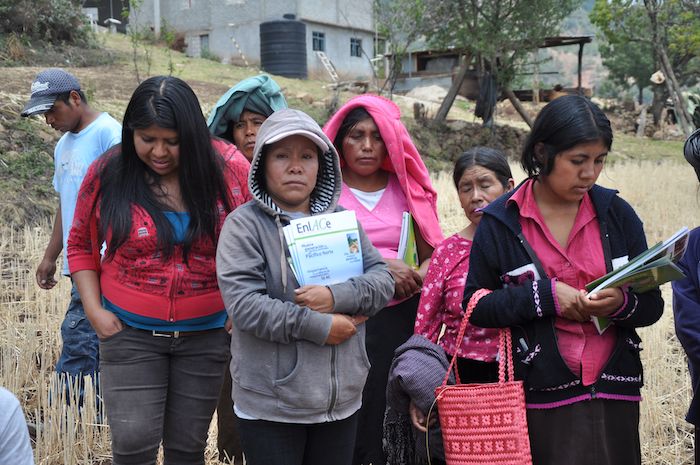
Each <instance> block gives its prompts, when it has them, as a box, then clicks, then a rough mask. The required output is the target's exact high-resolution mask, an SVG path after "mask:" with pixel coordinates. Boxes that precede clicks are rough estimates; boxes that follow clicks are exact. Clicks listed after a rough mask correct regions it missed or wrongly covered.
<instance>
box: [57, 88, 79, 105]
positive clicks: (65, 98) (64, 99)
mask: <svg viewBox="0 0 700 465" xmlns="http://www.w3.org/2000/svg"><path fill="white" fill-rule="evenodd" d="M71 92H73V91H72V90H69V91H68V92H63V93H62V94H58V95H57V96H56V100H60V101H61V102H63V103H65V104H66V105H67V104H68V101H69V100H70V93H71ZM75 92H77V93H78V95H79V96H80V100H82V101H83V103H87V98H86V97H85V94H84V93H83V91H82V90H76V91H75Z"/></svg>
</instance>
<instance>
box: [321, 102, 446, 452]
mask: <svg viewBox="0 0 700 465" xmlns="http://www.w3.org/2000/svg"><path fill="white" fill-rule="evenodd" d="M324 132H325V133H326V134H327V135H328V137H329V138H330V139H331V140H332V141H333V143H334V145H335V147H336V148H337V150H338V153H339V154H340V160H341V166H342V171H343V186H342V193H341V195H340V202H339V203H340V205H342V206H343V207H345V208H346V209H348V210H354V211H355V213H356V215H357V218H358V221H359V222H360V223H361V224H362V226H363V228H364V229H365V231H367V235H368V236H369V238H370V240H371V241H372V243H373V244H374V246H375V247H377V249H379V252H380V253H381V254H382V257H383V258H384V261H385V262H386V263H387V265H388V266H389V270H390V271H391V273H392V275H393V276H394V279H395V281H396V288H395V292H394V299H393V300H392V301H391V302H389V304H388V305H387V307H386V308H384V309H383V310H382V311H381V312H379V314H378V315H377V316H375V317H374V318H372V319H371V320H370V321H369V322H368V323H367V352H368V354H369V359H370V362H371V364H372V368H371V369H370V374H369V377H368V379H367V384H366V385H365V390H364V394H363V398H362V409H361V411H360V420H359V425H358V440H357V447H356V450H355V461H354V463H355V464H358V465H359V464H365V465H368V464H370V463H374V464H378V463H385V460H384V452H383V450H382V423H383V419H384V410H385V407H386V392H385V391H386V383H387V376H388V374H389V367H390V366H391V360H392V359H393V356H394V350H396V348H397V347H398V346H400V345H401V344H403V343H404V342H405V341H406V340H407V339H408V338H409V337H410V336H411V334H412V333H413V325H414V322H415V317H416V309H417V307H418V298H419V292H420V288H421V285H422V283H423V278H424V277H425V273H426V271H427V266H428V262H429V259H430V256H431V254H432V252H433V248H434V247H435V246H436V245H437V244H439V243H440V242H442V239H443V237H442V232H441V230H440V224H439V221H438V214H437V194H436V193H435V190H434V189H433V187H432V184H431V182H430V176H429V174H428V170H427V168H426V167H425V164H424V163H423V161H422V160H421V157H420V154H419V153H418V150H417V149H416V147H415V146H414V145H413V142H412V141H411V137H410V135H409V134H408V131H407V130H406V127H405V126H404V125H403V123H402V122H401V113H400V111H399V108H398V107H397V106H396V104H394V103H393V102H392V101H390V100H387V99H385V98H383V97H379V96H376V95H361V96H358V97H354V98H352V99H350V100H349V101H348V102H347V103H346V104H345V105H343V106H342V107H341V108H340V109H339V110H338V112H337V113H336V114H335V115H333V117H332V118H331V119H330V120H329V121H328V123H326V125H325V126H324ZM403 212H409V213H410V214H411V215H412V218H413V222H414V226H415V228H414V230H415V241H416V246H417V251H418V260H417V262H418V263H415V264H413V265H414V267H412V266H410V265H409V264H407V263H405V262H404V261H403V260H402V259H400V258H398V257H397V254H398V249H399V239H400V237H401V229H402V228H401V225H402V217H403Z"/></svg>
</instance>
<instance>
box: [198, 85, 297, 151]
mask: <svg viewBox="0 0 700 465" xmlns="http://www.w3.org/2000/svg"><path fill="white" fill-rule="evenodd" d="M283 108H287V101H286V100H285V99H284V95H282V89H280V86H279V85H277V83H276V82H275V81H274V80H273V79H272V78H271V77H270V76H266V75H264V74H261V75H259V76H253V77H250V78H247V79H244V80H242V81H241V82H239V83H238V84H236V85H235V86H233V87H231V88H230V89H229V90H228V92H226V93H225V94H224V95H222V96H221V98H220V99H219V101H218V102H216V105H215V106H214V109H213V110H212V112H211V114H210V115H209V119H208V120H207V126H209V132H211V133H212V134H213V135H215V136H218V137H223V138H224V139H229V140H230V139H231V134H230V133H229V130H228V128H229V124H230V123H233V122H236V121H238V120H239V119H240V117H241V113H243V111H244V110H248V111H252V112H253V113H258V114H260V115H263V116H265V117H268V116H270V115H271V114H272V113H274V112H275V111H277V110H281V109H283Z"/></svg>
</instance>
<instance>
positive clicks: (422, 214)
mask: <svg viewBox="0 0 700 465" xmlns="http://www.w3.org/2000/svg"><path fill="white" fill-rule="evenodd" d="M355 108H364V109H365V110H367V113H369V115H370V116H371V117H372V119H373V120H374V123H375V124H376V125H377V128H378V129H379V133H380V134H381V136H382V140H383V141H384V145H385V146H386V151H387V157H386V159H384V163H383V164H382V167H381V168H382V169H383V170H384V171H388V172H390V173H394V174H395V175H396V178H397V179H398V181H399V184H400V185H401V189H402V191H403V193H404V195H405V196H406V201H407V202H408V207H409V210H410V212H411V214H412V215H413V219H414V220H415V222H416V224H417V225H418V228H419V230H420V232H421V235H422V236H423V239H425V241H426V242H427V243H428V244H430V245H431V246H433V247H437V245H438V244H439V243H440V242H442V240H443V236H442V231H441V230H440V222H439V220H438V214H437V192H435V189H434V188H433V185H432V182H431V180H430V173H429V172H428V168H427V167H426V166H425V163H423V160H422V159H421V156H420V153H418V149H417V148H416V146H415V145H414V144H413V141H412V140H411V135H410V134H409V133H408V130H407V129H406V126H404V124H403V123H402V122H401V111H400V110H399V107H398V106H397V105H396V104H395V103H394V102H392V101H391V100H389V99H386V98H384V97H381V96H379V95H373V94H363V95H358V96H355V97H353V98H351V99H350V100H348V101H347V102H346V103H345V105H343V106H342V107H340V109H339V110H338V111H337V112H336V114H335V115H333V116H332V117H331V119H330V120H328V122H327V123H326V124H325V125H324V126H323V131H324V132H325V133H326V134H327V135H328V137H329V138H330V140H335V138H336V136H337V135H338V131H339V129H340V126H341V125H342V124H343V121H344V120H345V118H346V117H347V115H348V113H350V112H351V111H352V110H354V109H355ZM341 163H342V158H341Z"/></svg>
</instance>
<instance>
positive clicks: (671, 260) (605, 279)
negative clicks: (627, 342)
mask: <svg viewBox="0 0 700 465" xmlns="http://www.w3.org/2000/svg"><path fill="white" fill-rule="evenodd" d="M687 248H688V228H686V227H682V228H681V229H679V230H678V231H676V233H675V234H673V235H672V236H671V237H669V238H668V239H666V240H665V241H663V242H659V243H657V244H656V245H654V246H653V247H650V248H649V249H648V250H647V251H646V252H642V253H641V254H639V255H638V256H637V257H635V258H634V259H632V260H630V261H629V262H627V263H626V264H624V265H622V266H620V267H618V268H616V269H614V270H613V271H611V272H610V273H608V274H606V275H605V276H602V277H600V278H598V279H596V280H595V281H592V282H590V283H588V284H587V285H586V290H587V291H588V294H595V293H596V292H598V291H601V290H603V289H608V288H611V287H622V286H629V288H630V289H632V290H633V291H635V292H646V291H649V290H651V289H653V288H655V287H657V286H659V285H661V284H664V283H667V282H669V281H673V280H676V279H681V278H684V277H685V275H684V274H683V272H682V271H681V270H680V268H678V266H676V263H678V261H679V260H680V259H681V257H683V254H684V253H685V250H686V249H687ZM592 321H593V324H595V326H596V328H597V329H598V332H599V333H600V334H603V332H604V331H605V330H606V329H607V327H608V326H609V325H610V319H609V318H605V317H593V318H592Z"/></svg>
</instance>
